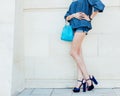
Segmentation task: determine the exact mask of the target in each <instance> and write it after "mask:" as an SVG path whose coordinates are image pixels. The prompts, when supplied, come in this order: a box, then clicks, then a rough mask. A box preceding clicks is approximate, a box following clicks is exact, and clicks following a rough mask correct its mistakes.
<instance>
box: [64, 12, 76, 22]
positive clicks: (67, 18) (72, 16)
mask: <svg viewBox="0 0 120 96" xmlns="http://www.w3.org/2000/svg"><path fill="white" fill-rule="evenodd" d="M74 17H75V16H74V14H72V15H69V16H67V17H66V20H67V21H69V20H71V19H72V18H74Z"/></svg>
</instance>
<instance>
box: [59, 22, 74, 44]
mask: <svg viewBox="0 0 120 96" xmlns="http://www.w3.org/2000/svg"><path fill="white" fill-rule="evenodd" d="M73 37H74V33H73V30H72V27H71V26H70V24H69V23H68V24H67V23H66V24H65V26H64V27H63V30H62V33H61V40H64V41H69V42H71V41H72V40H73Z"/></svg>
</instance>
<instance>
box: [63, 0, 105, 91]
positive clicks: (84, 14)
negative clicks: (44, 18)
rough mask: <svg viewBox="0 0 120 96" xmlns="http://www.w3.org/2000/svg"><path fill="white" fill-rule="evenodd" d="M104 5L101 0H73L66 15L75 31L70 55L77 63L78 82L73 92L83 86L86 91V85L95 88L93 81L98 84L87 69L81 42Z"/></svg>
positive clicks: (89, 88) (88, 88)
mask: <svg viewBox="0 0 120 96" xmlns="http://www.w3.org/2000/svg"><path fill="white" fill-rule="evenodd" d="M104 7H105V5H104V4H103V3H102V2H101V1H100V0H73V2H72V3H71V4H70V7H69V10H68V11H67V12H66V14H65V16H64V18H65V20H67V21H68V22H70V25H71V27H72V29H73V32H74V38H73V41H72V46H71V51H70V55H71V56H72V57H73V58H74V60H75V61H76V63H77V67H78V80H77V82H78V83H77V86H75V87H74V89H73V92H79V91H80V87H81V86H83V92H85V91H86V85H87V90H88V91H91V90H92V89H94V85H93V82H94V83H95V84H97V81H96V79H95V78H94V76H91V75H89V73H88V71H87V69H86V66H85V63H84V60H83V56H82V49H81V44H82V42H83V39H84V38H85V36H86V35H87V34H88V31H89V30H91V29H92V26H91V20H92V19H93V18H94V17H95V16H96V14H97V13H98V12H103V10H104Z"/></svg>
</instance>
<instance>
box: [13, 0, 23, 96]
mask: <svg viewBox="0 0 120 96" xmlns="http://www.w3.org/2000/svg"><path fill="white" fill-rule="evenodd" d="M15 5H16V7H15V32H14V52H13V53H14V62H13V72H12V96H16V94H17V93H18V92H20V91H21V90H22V89H24V85H25V84H24V83H25V81H24V78H25V77H24V73H25V71H24V35H23V0H16V2H15Z"/></svg>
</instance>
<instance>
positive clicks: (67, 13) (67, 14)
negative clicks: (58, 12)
mask: <svg viewBox="0 0 120 96" xmlns="http://www.w3.org/2000/svg"><path fill="white" fill-rule="evenodd" d="M69 15H70V13H69V11H67V12H66V14H65V16H64V19H66V17H67V16H69Z"/></svg>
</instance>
